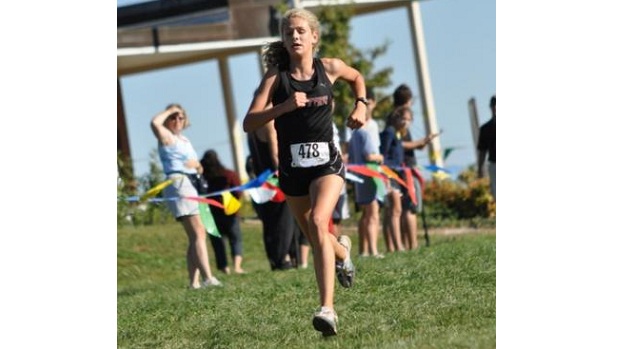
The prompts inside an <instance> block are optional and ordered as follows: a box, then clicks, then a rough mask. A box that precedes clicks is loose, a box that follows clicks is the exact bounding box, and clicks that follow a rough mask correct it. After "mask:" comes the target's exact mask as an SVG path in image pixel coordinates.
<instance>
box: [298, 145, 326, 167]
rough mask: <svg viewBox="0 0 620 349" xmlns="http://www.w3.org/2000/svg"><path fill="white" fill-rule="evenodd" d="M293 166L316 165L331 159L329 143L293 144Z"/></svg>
mask: <svg viewBox="0 0 620 349" xmlns="http://www.w3.org/2000/svg"><path fill="white" fill-rule="evenodd" d="M291 158H292V159H293V160H292V162H291V167H314V166H319V165H323V164H326V163H327V162H328V161H329V143H327V142H311V143H296V144H291Z"/></svg>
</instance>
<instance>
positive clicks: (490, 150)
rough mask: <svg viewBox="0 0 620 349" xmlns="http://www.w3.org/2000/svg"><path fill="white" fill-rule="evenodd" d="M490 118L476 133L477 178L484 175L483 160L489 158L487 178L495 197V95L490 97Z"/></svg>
mask: <svg viewBox="0 0 620 349" xmlns="http://www.w3.org/2000/svg"><path fill="white" fill-rule="evenodd" d="M489 107H490V108H491V114H492V117H491V120H489V121H487V122H485V123H484V124H483V125H482V126H481V127H480V134H479V135H478V146H477V148H478V178H482V177H484V164H485V160H487V154H488V160H489V179H490V182H491V195H493V201H495V200H496V198H495V95H493V97H491V103H490V105H489Z"/></svg>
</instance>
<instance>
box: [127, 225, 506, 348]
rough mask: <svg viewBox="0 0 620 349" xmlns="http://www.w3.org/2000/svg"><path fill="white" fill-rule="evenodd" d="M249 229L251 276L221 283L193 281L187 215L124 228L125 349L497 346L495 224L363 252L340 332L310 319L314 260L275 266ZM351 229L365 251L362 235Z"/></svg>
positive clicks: (344, 300)
mask: <svg viewBox="0 0 620 349" xmlns="http://www.w3.org/2000/svg"><path fill="white" fill-rule="evenodd" d="M242 231H243V234H244V235H243V237H244V249H245V260H244V269H245V270H246V271H247V272H248V274H245V275H223V274H222V273H219V272H216V274H215V275H216V276H217V277H218V278H219V279H220V280H221V281H222V282H223V283H224V287H223V288H212V289H202V290H188V289H187V288H186V287H187V276H186V269H185V249H186V238H185V235H184V233H183V231H182V228H181V225H180V224H178V223H175V224H170V225H160V226H150V227H139V228H130V227H127V228H119V229H118V232H117V314H118V315H117V346H118V348H128V349H129V348H131V349H137V348H170V349H172V348H179V349H181V348H182V349H191V348H495V346H496V332H495V326H496V320H495V316H496V313H495V305H496V303H495V296H496V294H495V290H496V289H495V281H496V278H495V272H496V269H495V231H494V230H480V231H476V232H473V233H468V234H459V235H439V234H437V235H434V234H432V235H431V246H430V247H421V248H420V249H419V250H417V251H413V252H401V253H395V254H386V258H385V259H381V260H379V259H374V258H360V257H357V254H356V253H354V255H353V260H354V263H355V265H356V267H357V278H356V280H355V285H354V287H353V288H351V289H344V288H342V287H340V286H339V285H338V283H337V282H336V287H337V289H336V300H335V309H336V311H337V312H338V316H339V320H340V322H339V326H338V336H335V337H330V338H323V337H322V336H321V334H320V333H319V332H316V331H315V330H314V328H313V327H312V323H311V319H312V314H313V311H314V310H315V309H316V308H317V306H318V305H319V303H318V290H317V287H316V283H315V278H314V272H313V270H312V268H309V269H299V270H295V269H293V270H289V271H279V272H272V271H270V270H269V265H268V262H267V260H266V257H265V252H264V248H263V243H262V237H261V234H262V233H261V226H260V225H257V224H253V223H247V222H246V223H243V224H242ZM345 232H347V233H349V232H350V234H349V235H351V237H352V239H353V242H354V246H355V248H354V251H356V250H357V235H356V234H355V232H354V230H350V229H347V230H345ZM420 242H421V245H423V242H424V239H423V238H422V237H421V236H420ZM209 248H210V245H209ZM380 249H383V240H380ZM209 254H210V257H211V260H212V263H211V265H212V267H213V269H215V268H214V266H215V262H214V260H213V253H212V250H211V249H210V250H209Z"/></svg>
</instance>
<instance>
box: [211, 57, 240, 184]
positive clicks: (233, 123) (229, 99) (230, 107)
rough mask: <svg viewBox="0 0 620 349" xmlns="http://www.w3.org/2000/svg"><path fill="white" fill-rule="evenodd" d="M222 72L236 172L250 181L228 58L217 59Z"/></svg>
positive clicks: (221, 79)
mask: <svg viewBox="0 0 620 349" xmlns="http://www.w3.org/2000/svg"><path fill="white" fill-rule="evenodd" d="M217 62H218V66H219V70H220V81H221V83H222V91H223V92H224V105H225V106H226V120H227V121H228V134H229V137H230V141H231V142H230V146H231V152H232V155H233V161H234V165H235V171H236V172H237V173H238V174H239V179H240V180H241V182H242V183H243V182H245V181H247V180H248V174H247V172H245V155H244V153H243V136H242V133H241V125H240V124H239V121H238V120H237V113H236V111H235V103H234V101H233V92H232V87H231V84H230V72H229V69H228V57H220V58H218V59H217Z"/></svg>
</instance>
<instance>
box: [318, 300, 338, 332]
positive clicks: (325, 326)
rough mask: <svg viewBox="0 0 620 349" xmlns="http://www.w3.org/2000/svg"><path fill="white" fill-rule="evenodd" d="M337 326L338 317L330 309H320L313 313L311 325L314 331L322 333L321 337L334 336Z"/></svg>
mask: <svg viewBox="0 0 620 349" xmlns="http://www.w3.org/2000/svg"><path fill="white" fill-rule="evenodd" d="M337 324H338V315H336V311H334V309H332V308H328V307H321V308H320V309H319V310H317V311H316V312H315V313H314V318H313V319H312V325H313V326H314V329H315V330H317V331H319V332H321V333H323V337H328V336H334V335H336V325H337Z"/></svg>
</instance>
